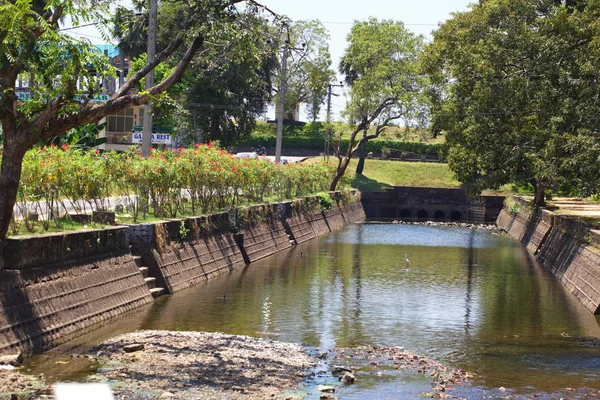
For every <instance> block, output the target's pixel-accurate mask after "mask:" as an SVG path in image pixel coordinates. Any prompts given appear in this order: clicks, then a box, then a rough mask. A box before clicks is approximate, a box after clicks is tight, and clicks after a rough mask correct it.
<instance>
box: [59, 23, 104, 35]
mask: <svg viewBox="0 0 600 400" xmlns="http://www.w3.org/2000/svg"><path fill="white" fill-rule="evenodd" d="M99 23H100V22H99V21H96V22H90V23H89V24H83V25H77V26H70V27H68V28H61V29H59V32H62V31H71V30H73V29H79V28H85V27H86V26H93V25H98V24H99Z"/></svg>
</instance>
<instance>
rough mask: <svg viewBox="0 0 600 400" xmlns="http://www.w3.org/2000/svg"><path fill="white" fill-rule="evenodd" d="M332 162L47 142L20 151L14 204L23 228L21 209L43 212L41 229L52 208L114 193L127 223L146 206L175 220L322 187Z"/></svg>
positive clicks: (83, 208) (210, 149)
mask: <svg viewBox="0 0 600 400" xmlns="http://www.w3.org/2000/svg"><path fill="white" fill-rule="evenodd" d="M332 168H333V167H330V166H327V165H324V164H285V165H276V164H274V163H272V162H271V161H269V160H267V159H260V158H258V159H250V158H235V157H234V156H232V155H231V154H229V153H227V152H225V151H223V150H222V149H220V148H217V147H215V146H213V145H212V144H208V145H197V146H195V147H194V148H188V149H180V150H179V151H172V150H154V151H153V152H152V154H151V156H150V157H148V158H143V157H141V155H140V154H139V152H138V150H136V149H135V148H131V149H129V150H128V151H126V152H123V153H115V152H105V153H100V152H98V151H93V150H80V149H73V148H70V147H68V146H63V147H62V148H59V147H55V146H53V147H48V148H42V149H39V148H38V149H33V150H31V151H29V152H28V153H27V154H26V156H25V158H24V160H23V170H22V177H21V184H20V187H19V195H18V199H17V208H18V209H19V211H20V212H19V213H18V214H19V215H20V216H23V217H24V218H23V221H24V223H25V224H26V227H27V229H28V230H31V229H32V226H31V225H33V224H32V223H30V222H29V221H28V219H27V218H25V217H26V216H27V215H28V214H29V213H36V214H38V215H39V216H43V218H42V220H41V223H42V225H43V227H44V228H45V229H48V224H49V223H50V222H51V220H52V219H55V220H56V221H58V215H59V213H61V214H66V213H67V210H71V211H70V212H75V213H77V214H85V213H88V212H89V211H91V210H98V209H107V208H108V207H109V202H108V199H109V198H117V199H118V201H119V202H120V204H122V205H123V207H124V208H125V209H126V211H127V212H128V213H130V214H131V215H132V217H133V220H134V221H137V220H138V219H139V217H140V215H143V216H144V217H145V215H146V214H147V213H150V212H151V213H152V214H153V215H154V216H156V217H159V218H175V217H177V216H182V215H198V214H201V213H208V212H211V211H215V210H222V209H224V208H225V207H228V206H231V205H234V204H235V205H242V204H247V203H253V202H254V203H256V202H262V201H264V199H265V198H267V197H268V198H269V199H277V200H280V201H281V200H284V199H292V198H295V197H299V196H306V195H310V194H314V193H317V192H321V191H325V190H327V187H328V185H329V181H330V179H331V176H332V174H333V169H332ZM49 210H55V211H56V212H54V211H53V212H49Z"/></svg>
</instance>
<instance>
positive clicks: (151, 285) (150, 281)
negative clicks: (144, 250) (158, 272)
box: [133, 256, 167, 298]
mask: <svg viewBox="0 0 600 400" xmlns="http://www.w3.org/2000/svg"><path fill="white" fill-rule="evenodd" d="M133 259H134V261H135V265H137V267H138V268H139V270H140V273H141V274H142V276H143V277H144V280H145V281H146V285H147V286H148V290H149V291H150V294H152V297H155V298H156V297H158V296H161V295H163V294H165V293H166V292H167V291H166V290H165V288H163V287H157V286H156V278H155V277H153V276H150V268H148V267H146V266H144V262H143V261H142V256H133Z"/></svg>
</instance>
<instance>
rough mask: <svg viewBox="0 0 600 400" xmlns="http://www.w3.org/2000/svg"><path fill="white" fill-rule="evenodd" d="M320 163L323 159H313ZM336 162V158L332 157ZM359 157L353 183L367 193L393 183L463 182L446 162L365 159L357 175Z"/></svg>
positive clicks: (352, 165)
mask: <svg viewBox="0 0 600 400" xmlns="http://www.w3.org/2000/svg"><path fill="white" fill-rule="evenodd" d="M311 160H312V161H313V162H320V160H321V159H320V158H313V159H311ZM330 160H331V161H332V162H333V158H330ZM357 163H358V160H356V159H353V160H351V162H350V166H349V167H348V171H349V172H350V178H351V185H352V187H353V188H355V189H359V190H361V191H364V192H374V191H380V190H383V189H386V188H389V187H392V186H425V187H439V188H459V187H460V182H458V181H457V180H456V179H454V174H453V173H452V171H450V169H449V168H448V165H447V164H439V163H421V162H400V161H381V160H365V168H364V171H363V174H362V175H356V174H355V173H354V171H356V165H357Z"/></svg>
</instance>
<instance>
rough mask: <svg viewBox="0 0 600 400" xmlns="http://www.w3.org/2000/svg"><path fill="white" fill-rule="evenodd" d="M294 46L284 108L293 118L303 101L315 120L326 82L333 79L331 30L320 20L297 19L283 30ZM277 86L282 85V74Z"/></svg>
mask: <svg viewBox="0 0 600 400" xmlns="http://www.w3.org/2000/svg"><path fill="white" fill-rule="evenodd" d="M283 34H284V37H285V40H286V41H287V42H288V44H289V46H290V48H291V50H290V51H289V56H288V69H287V75H286V92H285V105H284V110H285V111H284V112H285V115H286V117H287V119H289V120H290V121H294V113H295V111H296V109H297V108H298V106H299V105H300V104H302V103H304V104H307V105H308V112H309V117H310V118H311V120H312V121H316V119H317V118H318V116H319V112H320V110H321V105H322V104H323V102H324V100H325V97H326V96H327V85H328V84H329V82H330V81H331V80H332V79H334V77H335V71H333V70H332V69H331V68H330V67H331V55H330V54H329V43H328V41H329V33H328V32H327V29H325V27H324V26H323V24H322V23H321V22H320V21H318V20H308V21H297V22H295V23H293V24H292V25H291V26H290V27H289V29H287V30H284V32H283ZM277 87H278V88H279V87H280V82H279V76H278V77H277Z"/></svg>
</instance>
